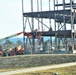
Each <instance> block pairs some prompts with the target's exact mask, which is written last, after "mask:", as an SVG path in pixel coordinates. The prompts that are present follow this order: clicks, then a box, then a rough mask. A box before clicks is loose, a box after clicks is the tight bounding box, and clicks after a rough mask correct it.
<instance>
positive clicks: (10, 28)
mask: <svg viewBox="0 0 76 75" xmlns="http://www.w3.org/2000/svg"><path fill="white" fill-rule="evenodd" d="M21 4H22V3H21V0H0V38H3V37H6V36H9V35H12V34H15V33H18V32H21V31H22V29H23V27H22V9H21V8H22V5H21Z"/></svg>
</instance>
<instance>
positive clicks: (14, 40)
mask: <svg viewBox="0 0 76 75" xmlns="http://www.w3.org/2000/svg"><path fill="white" fill-rule="evenodd" d="M48 39H50V37H44V41H46V40H48ZM8 40H10V41H12V42H14V43H16V42H17V41H18V40H20V41H22V42H23V38H21V37H17V38H10V39H8ZM53 41H54V38H53ZM4 42H5V40H4V41H3V42H2V43H4Z"/></svg>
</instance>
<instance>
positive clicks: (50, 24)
mask: <svg viewBox="0 0 76 75" xmlns="http://www.w3.org/2000/svg"><path fill="white" fill-rule="evenodd" d="M50 1H51V0H49V11H50V10H51V8H50ZM49 24H50V28H51V19H50V17H49ZM50 46H51V51H52V37H51V36H50Z"/></svg>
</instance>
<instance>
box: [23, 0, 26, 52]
mask: <svg viewBox="0 0 76 75" xmlns="http://www.w3.org/2000/svg"><path fill="white" fill-rule="evenodd" d="M23 2H24V1H23V0H22V22H23V32H25V24H24V16H23V13H24V4H23ZM23 45H24V53H26V46H25V36H24V33H23Z"/></svg>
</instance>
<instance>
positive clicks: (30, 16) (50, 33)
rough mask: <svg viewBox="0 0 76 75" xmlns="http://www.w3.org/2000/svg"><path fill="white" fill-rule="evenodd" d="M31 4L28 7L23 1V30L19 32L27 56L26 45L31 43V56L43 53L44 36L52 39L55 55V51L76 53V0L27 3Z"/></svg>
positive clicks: (49, 0)
mask: <svg viewBox="0 0 76 75" xmlns="http://www.w3.org/2000/svg"><path fill="white" fill-rule="evenodd" d="M28 2H29V4H28V6H26V1H25V0H22V16H23V31H22V32H21V33H19V34H23V46H24V53H25V54H26V53H27V45H28V44H27V43H29V44H30V45H29V46H30V47H31V54H35V53H36V52H37V51H38V50H40V51H43V52H44V46H45V45H44V37H50V49H49V52H52V53H53V50H54V53H55V51H56V52H57V53H58V51H59V50H61V51H64V54H71V53H76V50H75V49H76V45H75V37H76V30H75V24H76V0H28ZM29 5H30V6H29ZM26 7H28V10H26ZM53 37H54V38H55V41H53ZM6 39H7V37H6ZM36 42H37V43H38V45H39V46H38V47H37V46H36ZM53 42H54V45H53ZM61 45H62V47H61ZM53 48H54V49H53Z"/></svg>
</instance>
